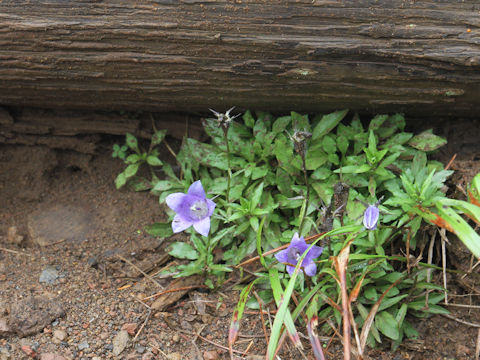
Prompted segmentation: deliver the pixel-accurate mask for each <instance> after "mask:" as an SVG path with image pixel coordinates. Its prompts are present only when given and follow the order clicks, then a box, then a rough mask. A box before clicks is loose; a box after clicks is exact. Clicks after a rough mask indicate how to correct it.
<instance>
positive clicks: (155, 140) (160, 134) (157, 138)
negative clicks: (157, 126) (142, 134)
mask: <svg viewBox="0 0 480 360" xmlns="http://www.w3.org/2000/svg"><path fill="white" fill-rule="evenodd" d="M166 134H167V130H159V131H157V132H156V133H155V134H153V135H152V140H151V146H152V148H153V147H154V146H156V145H158V144H160V143H161V142H162V141H163V139H164V138H165V135H166Z"/></svg>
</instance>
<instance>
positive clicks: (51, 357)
mask: <svg viewBox="0 0 480 360" xmlns="http://www.w3.org/2000/svg"><path fill="white" fill-rule="evenodd" d="M40 360H66V359H65V358H64V357H63V356H62V355H58V354H54V353H43V354H40Z"/></svg>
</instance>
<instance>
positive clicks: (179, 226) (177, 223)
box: [172, 214, 192, 233]
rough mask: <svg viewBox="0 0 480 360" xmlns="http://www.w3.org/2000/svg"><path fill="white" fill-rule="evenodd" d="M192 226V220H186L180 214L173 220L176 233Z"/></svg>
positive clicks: (173, 228)
mask: <svg viewBox="0 0 480 360" xmlns="http://www.w3.org/2000/svg"><path fill="white" fill-rule="evenodd" d="M190 226H192V222H191V221H188V220H185V219H184V218H182V217H181V216H179V215H178V214H177V215H175V217H174V218H173V221H172V230H173V232H174V233H178V232H180V231H183V230H185V229H188V228H189V227H190Z"/></svg>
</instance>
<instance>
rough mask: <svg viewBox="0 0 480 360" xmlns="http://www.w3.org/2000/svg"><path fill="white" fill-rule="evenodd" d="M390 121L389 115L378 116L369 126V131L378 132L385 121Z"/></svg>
mask: <svg viewBox="0 0 480 360" xmlns="http://www.w3.org/2000/svg"><path fill="white" fill-rule="evenodd" d="M387 119H388V115H377V116H375V117H374V118H373V119H372V120H371V121H370V124H369V125H368V130H373V131H375V130H377V129H379V128H380V127H381V126H382V125H383V123H384V122H385V120H387Z"/></svg>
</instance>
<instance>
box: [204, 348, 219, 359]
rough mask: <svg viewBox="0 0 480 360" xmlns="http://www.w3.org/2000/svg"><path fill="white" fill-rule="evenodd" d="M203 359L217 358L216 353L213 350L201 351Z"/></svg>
mask: <svg viewBox="0 0 480 360" xmlns="http://www.w3.org/2000/svg"><path fill="white" fill-rule="evenodd" d="M203 359H204V360H218V353H217V352H216V351H215V350H210V351H205V352H204V353H203Z"/></svg>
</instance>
